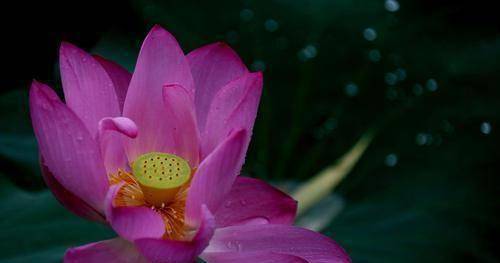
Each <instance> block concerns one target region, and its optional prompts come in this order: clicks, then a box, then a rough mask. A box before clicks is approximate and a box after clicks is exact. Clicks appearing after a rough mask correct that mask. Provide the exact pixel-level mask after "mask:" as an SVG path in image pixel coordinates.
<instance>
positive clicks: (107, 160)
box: [99, 117, 138, 174]
mask: <svg viewBox="0 0 500 263" xmlns="http://www.w3.org/2000/svg"><path fill="white" fill-rule="evenodd" d="M137 130H138V129H137V126H136V125H135V123H134V122H133V121H132V120H131V119H129V118H125V117H115V118H104V119H102V120H100V121H99V143H100V145H101V152H102V155H103V158H104V165H105V166H106V170H107V172H108V174H110V173H116V172H117V171H118V169H125V168H126V167H127V165H128V160H127V155H126V153H125V149H124V148H123V138H122V137H121V135H120V134H123V135H125V136H127V137H129V138H135V137H137Z"/></svg>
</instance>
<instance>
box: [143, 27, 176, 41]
mask: <svg viewBox="0 0 500 263" xmlns="http://www.w3.org/2000/svg"><path fill="white" fill-rule="evenodd" d="M164 35H167V36H172V34H170V32H168V31H167V30H166V29H165V28H163V27H162V26H161V25H159V24H155V25H154V26H153V27H152V28H151V30H149V33H148V35H147V37H146V38H149V37H159V36H164ZM172 37H173V36H172Z"/></svg>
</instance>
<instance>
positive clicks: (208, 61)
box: [187, 43, 248, 130]
mask: <svg viewBox="0 0 500 263" xmlns="http://www.w3.org/2000/svg"><path fill="white" fill-rule="evenodd" d="M187 58H188V60H189V65H190V67H191V73H192V74H193V79H194V84H195V87H196V90H195V104H196V115H197V116H198V125H199V126H200V130H203V128H204V127H205V122H206V120H207V115H208V110H209V108H210V104H211V103H212V100H213V98H214V96H215V94H216V93H217V92H218V91H219V90H220V89H221V88H222V87H223V86H224V85H226V84H227V83H228V82H230V81H231V80H233V79H236V78H238V77H239V76H241V75H242V74H243V73H246V72H248V70H247V68H246V67H245V65H244V64H243V62H242V61H241V59H240V58H239V57H238V55H237V54H236V52H234V50H232V49H231V48H230V47H229V46H228V45H226V44H225V43H214V44H210V45H206V46H203V47H201V48H198V49H195V50H193V51H191V52H190V53H189V54H188V55H187Z"/></svg>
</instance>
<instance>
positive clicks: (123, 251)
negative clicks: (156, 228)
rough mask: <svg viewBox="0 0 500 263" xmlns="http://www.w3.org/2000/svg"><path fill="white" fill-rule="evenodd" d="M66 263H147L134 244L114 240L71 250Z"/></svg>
mask: <svg viewBox="0 0 500 263" xmlns="http://www.w3.org/2000/svg"><path fill="white" fill-rule="evenodd" d="M64 262H65V263H78V262H85V263H101V262H107V263H147V262H148V261H147V260H146V259H145V258H144V257H143V256H142V255H141V254H140V253H139V251H137V249H136V248H135V246H134V244H133V243H130V242H128V241H126V240H124V239H121V238H114V239H109V240H104V241H100V242H95V243H90V244H87V245H83V246H80V247H74V248H70V249H68V250H67V251H66V254H65V255H64Z"/></svg>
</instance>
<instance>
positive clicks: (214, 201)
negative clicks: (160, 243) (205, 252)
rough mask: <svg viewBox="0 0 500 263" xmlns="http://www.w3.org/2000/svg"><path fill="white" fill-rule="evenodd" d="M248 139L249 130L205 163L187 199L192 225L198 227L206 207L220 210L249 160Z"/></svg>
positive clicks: (230, 138) (237, 134)
mask: <svg viewBox="0 0 500 263" xmlns="http://www.w3.org/2000/svg"><path fill="white" fill-rule="evenodd" d="M245 138H246V131H245V130H238V131H236V132H233V133H231V134H230V135H229V136H228V138H226V140H225V141H223V142H222V143H221V144H220V145H219V146H218V147H217V148H216V149H215V150H214V151H213V152H212V153H211V154H210V155H209V156H207V158H206V159H205V160H203V161H202V162H201V164H200V167H198V170H197V172H196V173H195V174H194V177H193V179H192V182H191V187H190V188H189V192H188V196H187V200H186V215H185V217H186V220H187V223H188V224H189V225H193V226H196V225H197V224H198V223H199V219H200V213H201V211H200V207H201V205H202V204H205V205H206V206H207V208H208V209H209V210H210V211H217V209H218V208H219V206H220V204H221V203H222V201H223V199H224V197H225V196H226V195H227V193H229V191H230V190H231V186H232V185H233V182H234V180H235V179H236V176H237V175H238V173H239V172H240V169H241V166H242V165H243V161H244V158H245V151H244V148H243V146H244V143H245Z"/></svg>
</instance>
